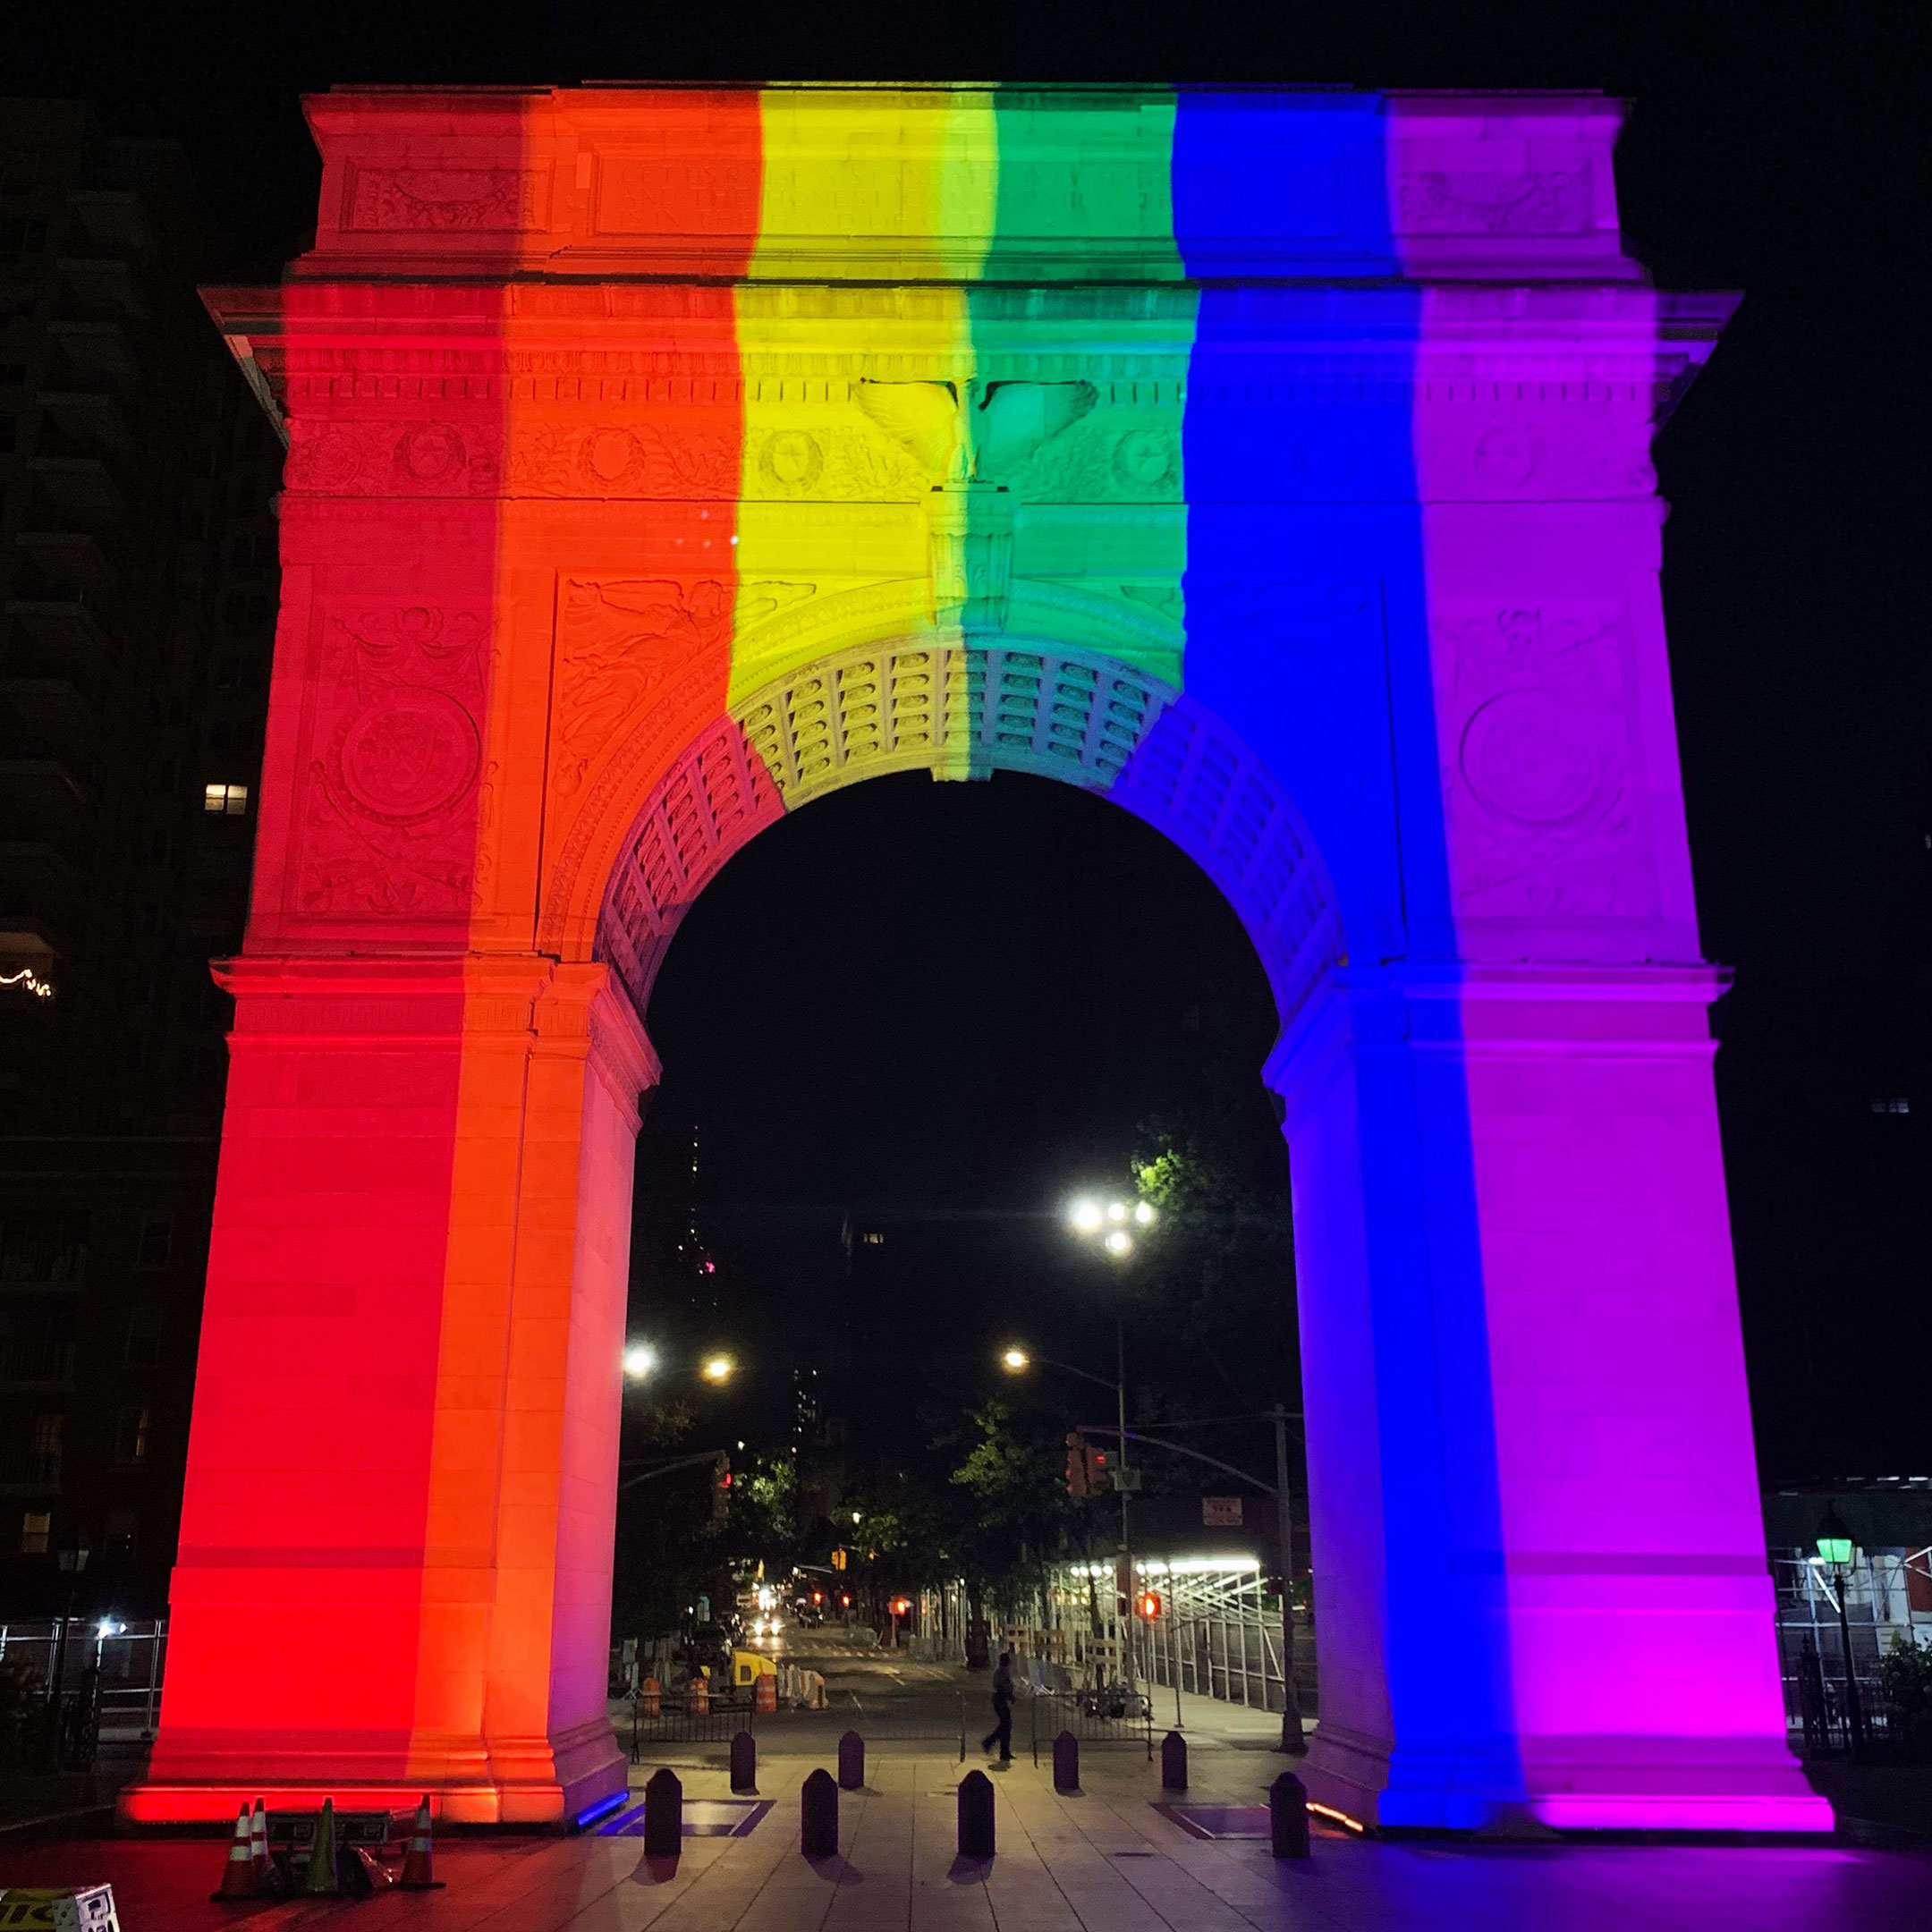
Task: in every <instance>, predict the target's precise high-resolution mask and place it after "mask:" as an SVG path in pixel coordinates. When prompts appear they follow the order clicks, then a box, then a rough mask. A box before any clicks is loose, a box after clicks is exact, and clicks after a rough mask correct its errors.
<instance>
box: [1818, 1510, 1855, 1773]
mask: <svg viewBox="0 0 1932 1932" xmlns="http://www.w3.org/2000/svg"><path fill="white" fill-rule="evenodd" d="M1818 1561H1819V1562H1820V1563H1826V1564H1828V1565H1829V1566H1830V1568H1831V1571H1832V1574H1833V1580H1834V1581H1835V1584H1836V1586H1837V1596H1838V1643H1839V1656H1840V1657H1841V1658H1842V1659H1843V1663H1844V1691H1845V1755H1846V1756H1847V1757H1848V1758H1851V1759H1852V1762H1853V1763H1856V1762H1857V1761H1858V1759H1859V1758H1860V1757H1862V1756H1863V1755H1864V1750H1865V1713H1864V1709H1863V1707H1861V1706H1860V1703H1859V1690H1858V1676H1857V1674H1856V1673H1855V1672H1854V1671H1853V1670H1852V1622H1851V1619H1850V1618H1849V1617H1848V1616H1847V1615H1846V1614H1845V1593H1846V1587H1847V1585H1848V1584H1849V1583H1850V1581H1851V1579H1852V1532H1851V1530H1848V1529H1847V1528H1846V1527H1845V1525H1844V1523H1843V1521H1841V1519H1840V1517H1839V1514H1838V1511H1837V1508H1836V1506H1835V1505H1833V1504H1827V1505H1826V1511H1825V1521H1823V1522H1821V1523H1820V1524H1819V1525H1818Z"/></svg>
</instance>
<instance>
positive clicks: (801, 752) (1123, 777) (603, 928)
mask: <svg viewBox="0 0 1932 1932" xmlns="http://www.w3.org/2000/svg"><path fill="white" fill-rule="evenodd" d="M895 771H925V772H928V773H929V774H931V775H932V776H934V777H935V778H939V779H971V778H984V777H987V776H990V775H991V774H992V773H993V772H995V771H1013V772H1024V773H1030V774H1032V775H1036V776H1041V777H1049V778H1055V779H1059V780H1061V781H1062V782H1063V783H1068V784H1078V785H1080V786H1082V787H1084V788H1085V789H1088V790H1090V791H1095V792H1101V793H1103V794H1104V795H1106V796H1107V797H1109V798H1111V799H1112V800H1113V801H1114V802H1115V803H1117V804H1119V805H1122V806H1123V807H1124V808H1125V809H1127V810H1129V811H1131V812H1132V813H1134V815H1135V816H1136V817H1138V818H1142V819H1144V820H1146V821H1147V822H1148V824H1149V825H1151V826H1154V827H1155V828H1156V829H1157V830H1158V831H1160V832H1162V833H1164V834H1165V835H1167V836H1168V837H1169V838H1171V839H1172V840H1174V843H1176V844H1178V845H1179V846H1180V847H1181V848H1182V850H1183V851H1184V852H1187V853H1188V855H1189V856H1190V857H1191V858H1192V859H1193V860H1194V861H1195V862H1196V863H1197V864H1198V865H1199V866H1200V868H1201V869H1202V870H1203V871H1205V872H1206V873H1207V874H1208V877H1210V878H1212V879H1213V880H1214V882H1215V884H1216V885H1217V886H1218V887H1219V888H1220V890H1221V892H1222V893H1223V894H1224V896H1225V897H1226V898H1227V900H1228V902H1229V903H1230V904H1231V905H1232V906H1233V910H1234V911H1235V913H1236V915H1237V916H1238V917H1239V918H1240V919H1241V922H1242V925H1243V926H1244V928H1246V930H1247V932H1248V934H1249V936H1250V939H1251V940H1252V942H1253V944H1254V946H1255V949H1256V952H1257V953H1258V955H1259V957H1260V959H1261V962H1262V965H1263V967H1264V969H1265V970H1266V971H1267V975H1268V979H1269V981H1270V984H1271V986H1272V987H1273V989H1274V993H1275V1004H1276V1008H1277V1010H1278V1013H1279V1014H1280V1018H1281V1021H1282V1023H1283V1025H1284V1026H1285V1025H1286V1024H1287V1023H1288V1021H1290V1020H1291V1019H1292V1017H1293V1015H1294V1014H1295V1013H1297V1012H1298V1011H1299V1010H1300V1009H1301V1006H1302V1005H1303V1004H1305V1003H1306V1001H1307V1000H1308V998H1309V996H1310V994H1311V993H1312V992H1313V991H1314V990H1315V988H1316V987H1317V986H1318V983H1319V981H1320V980H1321V979H1322V977H1323V975H1324V974H1325V973H1326V971H1327V970H1328V969H1329V968H1330V967H1332V966H1334V965H1336V964H1338V963H1340V962H1341V961H1342V959H1343V936H1342V930H1341V924H1340V920H1339V919H1338V918H1337V916H1336V913H1335V902H1334V897H1333V894H1332V893H1331V891H1330V889H1329V886H1328V885H1327V882H1326V878H1325V877H1324V876H1323V873H1322V869H1321V866H1320V862H1319V860H1318V857H1317V855H1316V853H1315V851H1314V848H1313V845H1312V844H1311V843H1310V841H1309V836H1308V834H1307V832H1306V830H1305V828H1304V827H1303V826H1302V825H1301V819H1300V817H1299V815H1298V814H1297V813H1296V811H1295V810H1294V809H1293V806H1292V803H1291V802H1290V801H1289V799H1288V796H1287V794H1286V792H1284V790H1283V788H1282V786H1281V784H1279V782H1278V781H1277V780H1276V779H1275V776H1274V775H1273V774H1272V773H1271V772H1269V771H1268V770H1267V767H1264V766H1263V765H1262V764H1261V763H1260V761H1259V760H1258V758H1256V757H1255V755H1254V753H1253V752H1252V751H1250V750H1249V749H1248V748H1247V747H1246V746H1245V745H1244V744H1243V743H1242V742H1241V740H1240V739H1239V738H1238V737H1237V736H1236V735H1235V734H1234V733H1233V732H1231V731H1230V730H1228V729H1227V727H1226V726H1225V725H1224V724H1222V722H1221V721H1220V720H1219V719H1218V718H1216V717H1214V716H1211V715H1210V714H1208V712H1206V711H1205V710H1203V709H1202V708H1201V707H1199V705H1196V704H1193V703H1191V701H1190V700H1189V699H1186V698H1185V697H1184V696H1182V694H1181V693H1180V692H1177V691H1174V689H1173V688H1172V687H1171V686H1169V685H1166V684H1164V683H1162V682H1159V681H1158V680H1157V679H1156V678H1154V677H1152V676H1151V675H1149V674H1148V673H1146V672H1144V671H1142V670H1140V669H1138V668H1136V667H1134V666H1132V665H1126V664H1123V663H1121V662H1120V661H1119V660H1117V659H1114V658H1111V657H1106V656H1103V655H1101V654H1099V653H1096V652H1092V651H1086V650H1080V649H1070V648H1065V647H1063V646H1060V645H1056V644H1051V643H1047V642H1042V641H1035V640H1024V639H1013V638H1007V637H1003V638H1002V639H1001V640H999V641H998V642H997V643H996V644H994V643H990V642H989V643H981V642H979V641H978V640H970V639H967V638H964V637H959V638H955V639H953V640H950V641H948V640H936V639H934V638H933V637H932V636H930V635H927V636H923V637H913V638H907V639H902V640H896V641H893V642H889V643H884V644H880V643H872V644H866V645H861V646H858V647H854V648H849V649H846V650H844V651H842V652H839V653H837V654H835V655H834V656H831V657H824V658H820V659H818V661H816V662H814V663H812V664H810V665H806V666H803V667H801V668H800V669H798V670H795V671H793V672H792V673H790V674H787V675H786V676H784V677H783V678H780V679H777V680H775V681H774V682H772V683H770V684H767V685H766V686H764V687H763V688H761V689H760V690H758V691H755V692H753V693H751V694H750V696H749V697H747V698H746V699H744V700H743V701H742V702H741V703H740V704H738V705H735V706H733V708H732V710H731V712H730V713H729V714H728V715H727V716H724V717H723V718H721V719H719V720H718V721H717V722H716V724H713V725H711V726H709V727H708V729H706V730H705V731H703V732H701V733H699V735H698V736H697V737H696V738H695V739H693V740H692V741H691V743H690V744H689V745H687V746H686V747H685V748H684V750H682V752H681V753H680V754H679V755H678V756H677V757H676V758H674V760H673V761H672V763H671V765H670V767H669V768H668V769H667V770H666V771H665V775H664V776H663V777H662V778H661V779H660V780H659V781H658V783H657V785H656V787H655V788H654V789H653V791H652V792H651V794H650V796H649V798H648V801H646V803H645V805H644V807H643V809H642V810H641V811H640V813H639V814H638V816H637V818H636V819H635V821H634V822H633V825H632V826H631V831H630V832H629V833H628V834H627V835H626V836H625V838H624V839H623V843H622V845H621V847H620V850H619V854H618V858H617V862H616V865H615V868H614V871H613V873H612V876H611V878H610V883H609V885H608V887H607V889H606V893H605V895H604V901H603V906H602V911H601V913H600V915H599V918H598V920H597V939H596V951H597V957H598V958H600V959H603V960H606V961H607V962H609V963H610V964H611V965H612V966H613V968H614V970H615V971H616V972H617V974H618V976H619V977H620V978H621V979H623V982H624V985H625V987H626V988H627V989H628V991H629V992H630V994H631V998H632V1000H633V1001H634V1002H635V1004H636V1006H637V1010H638V1012H639V1013H640V1014H641V1013H643V1012H644V1011H645V1008H646V1004H647V1003H648V999H649V996H650V989H651V986H652V983H653V981H654V980H655V979H656V977H657V969H658V967H659V966H660V965H661V964H662V962H663V959H664V955H665V951H666V950H667V949H668V947H669V945H670V943H671V940H672V938H673V936H674V935H675V933H676V930H677V928H678V925H679V922H680V921H681V920H682V918H683V916H684V914H685V913H686V912H687V911H689V910H690V908H691V905H692V904H693V903H694V902H695V901H696V899H697V897H698V895H699V893H700V892H701V891H703V889H704V887H705V885H707V884H708V883H709V881H710V880H711V879H712V878H713V877H715V876H716V874H717V872H718V871H719V869H721V868H722V867H723V866H724V863H725V861H726V860H729V859H730V858H731V857H732V855H733V853H734V852H737V851H738V850H739V849H740V848H741V846H743V845H744V844H746V843H748V842H749V841H750V839H752V838H753V837H755V836H756V835H758V833H759V832H761V831H763V830H764V829H765V828H766V827H767V826H770V825H772V824H774V823H775V822H776V821H777V820H778V819H779V818H783V817H784V816H785V815H786V814H787V813H788V812H791V811H794V810H796V809H799V808H800V807H801V806H802V805H805V804H807V803H809V802H810V801H812V800H813V799H815V798H818V797H820V796H822V795H824V794H825V793H826V792H832V791H835V790H837V789H840V788H841V787H843V786H845V785H848V784H856V783H858V782H859V781H860V780H861V779H865V778H871V777H877V776H882V775H885V774H887V773H891V772H895Z"/></svg>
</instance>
